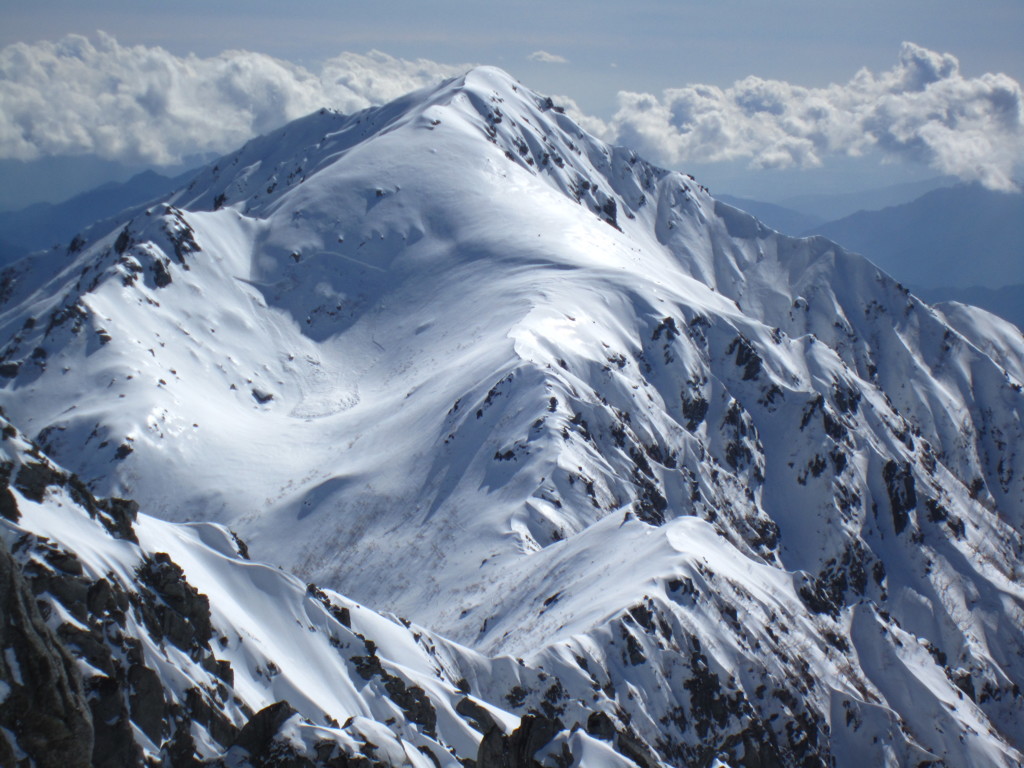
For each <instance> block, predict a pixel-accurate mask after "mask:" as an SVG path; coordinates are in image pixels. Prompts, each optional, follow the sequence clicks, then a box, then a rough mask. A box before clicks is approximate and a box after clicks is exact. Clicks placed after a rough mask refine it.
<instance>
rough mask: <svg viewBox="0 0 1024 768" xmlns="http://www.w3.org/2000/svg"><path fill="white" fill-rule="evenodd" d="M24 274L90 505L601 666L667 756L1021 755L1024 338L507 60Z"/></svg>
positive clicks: (231, 169)
mask: <svg viewBox="0 0 1024 768" xmlns="http://www.w3.org/2000/svg"><path fill="white" fill-rule="evenodd" d="M2 280H3V282H2V298H3V301H4V303H3V314H2V315H0V322H2V324H3V326H2V327H3V333H4V334H5V336H7V337H10V339H11V341H10V342H9V343H8V344H7V346H6V347H5V348H4V350H3V360H4V362H3V364H2V365H0V374H2V375H4V376H5V377H7V384H6V386H5V388H4V390H3V392H2V393H0V402H2V404H3V406H4V408H5V410H6V412H7V413H8V414H9V415H10V417H11V418H12V420H13V421H14V422H15V423H16V424H18V425H20V426H21V427H22V428H23V429H25V430H26V431H28V432H29V433H31V434H32V435H34V436H37V437H38V440H39V441H40V442H41V443H42V444H43V445H44V446H45V447H46V448H47V449H48V450H49V451H50V452H52V454H53V455H54V456H55V457H57V458H58V459H59V460H60V461H61V462H63V463H65V464H66V465H67V466H68V467H70V468H71V469H73V470H74V471H75V472H77V473H78V474H79V475H80V476H81V477H82V478H83V479H85V480H86V481H87V482H88V484H89V487H90V488H92V489H93V490H95V491H96V492H97V493H99V494H102V495H111V494H116V495H126V496H132V497H134V498H137V499H139V501H140V502H141V503H142V504H143V505H144V507H145V508H146V509H148V510H151V511H152V512H153V513H154V514H156V515H157V516H159V517H162V518H165V519H167V520H171V521H187V520H208V521H215V522H219V523H222V524H225V525H228V526H230V527H231V528H233V529H235V530H238V531H239V532H240V533H242V534H243V535H244V536H245V537H246V539H247V540H248V541H249V542H250V544H251V546H252V549H253V552H254V554H256V555H257V556H260V557H264V558H266V559H268V560H271V561H273V562H276V563H278V564H281V565H283V566H286V567H288V568H289V569H292V570H294V571H295V572H297V573H298V574H300V575H302V576H304V577H305V578H308V579H313V580H315V581H317V582H319V583H324V584H328V585H330V586H332V587H335V588H338V589H341V590H342V591H344V592H346V593H347V594H349V595H351V596H352V597H354V598H356V599H358V600H360V601H361V602H363V603H366V604H369V605H372V606H374V607H375V608H380V609H384V610H389V611H394V612H396V613H398V614H400V615H403V616H408V617H410V618H411V619H414V620H415V621H417V622H418V623H420V624H423V625H425V626H428V627H430V628H431V629H433V630H435V631H438V632H442V633H444V634H446V635H448V636H449V637H451V638H452V639H453V640H456V641H459V642H461V643H464V644H467V645H469V646H472V647H474V648H475V649H477V650H478V651H481V652H484V653H487V654H496V653H511V654H515V655H518V656H521V657H524V658H525V662H524V663H526V664H536V665H538V668H539V667H540V666H543V668H544V669H551V668H552V667H553V666H555V667H557V665H558V664H560V663H561V664H565V663H568V662H565V659H573V660H574V661H573V662H572V663H573V664H575V659H576V657H577V656H578V657H580V658H583V659H587V658H590V659H592V660H593V661H594V664H595V665H596V666H595V667H594V668H593V675H594V676H595V677H594V678H593V679H594V680H597V679H598V678H601V676H602V674H603V675H604V676H606V677H607V678H609V684H612V683H613V682H615V681H614V680H611V678H615V677H616V676H618V677H617V678H616V679H617V680H618V682H617V683H615V685H617V686H618V687H615V685H613V687H612V690H613V691H619V692H624V691H627V690H635V691H642V692H643V693H642V695H640V698H641V700H640V701H638V702H636V703H632V704H630V705H628V706H627V705H626V704H625V703H624V702H623V701H621V700H620V699H619V698H616V702H617V703H618V704H619V705H621V706H623V707H625V711H627V712H630V713H631V716H633V717H635V718H636V719H635V723H636V724H637V725H636V728H637V729H638V731H643V732H644V734H646V738H647V739H648V742H649V743H650V744H654V743H655V741H656V739H657V737H658V734H659V733H662V734H669V735H665V736H663V739H664V743H665V745H666V746H664V748H663V749H660V751H658V754H659V755H660V756H661V757H660V759H663V760H672V759H678V760H683V759H684V758H685V759H686V760H690V759H694V760H696V759H698V758H699V755H697V754H696V753H692V754H691V753H687V752H685V750H684V748H683V746H680V745H690V747H687V748H695V746H694V745H695V744H696V743H697V742H699V741H702V740H703V741H709V742H714V743H716V744H719V745H722V744H727V743H732V744H733V745H735V744H737V743H739V742H737V741H733V742H729V739H735V738H739V736H738V734H740V733H743V734H744V735H745V736H744V737H745V738H757V739H760V738H761V736H758V733H760V731H756V729H755V730H746V731H743V730H742V727H741V726H739V725H737V724H736V723H738V722H739V721H740V720H742V718H743V717H748V718H749V717H753V718H754V720H753V722H755V723H757V724H758V725H757V728H762V729H764V733H772V734H775V736H772V738H773V739H776V740H777V741H778V743H779V745H780V746H779V747H778V748H779V749H780V750H782V749H788V750H791V751H790V752H787V753H786V754H789V755H797V754H799V753H798V752H797V751H794V750H797V749H798V747H797V746H794V745H796V744H803V745H804V746H803V747H801V748H802V749H805V751H806V754H807V755H813V756H816V757H818V758H821V759H825V758H824V757H822V755H827V754H828V753H829V752H830V751H831V752H832V754H834V755H835V756H836V757H837V759H838V760H839V763H838V764H844V763H843V762H842V761H843V760H844V759H854V758H852V757H851V756H853V755H856V754H864V752H863V751H861V752H859V753H858V750H855V749H852V748H850V749H847V748H845V746H844V745H849V744H856V745H859V746H858V749H860V747H863V745H866V744H869V743H871V739H872V738H878V739H879V743H880V744H885V745H886V749H889V750H891V755H890V753H889V752H885V750H883V749H882V747H878V750H880V751H879V752H878V754H877V757H878V760H879V762H880V763H881V762H882V761H884V760H889V759H896V760H898V761H900V762H907V761H909V760H911V758H917V759H921V760H924V759H929V756H937V757H943V756H945V757H946V758H947V759H949V760H951V761H952V762H957V761H958V760H959V761H963V760H966V759H967V756H969V755H975V756H978V757H977V758H976V759H977V760H979V761H982V762H984V761H989V762H994V763H996V764H999V762H1000V761H1002V762H1004V763H1007V764H1009V761H1012V760H1013V759H1019V756H1017V753H1016V752H1015V751H1014V748H1013V747H1011V746H1010V745H1011V744H1020V743H1021V742H1022V739H1024V732H1022V731H1021V726H1020V723H1021V722H1024V717H1022V716H1021V699H1020V692H1019V688H1018V686H1019V684H1020V682H1021V680H1022V679H1024V670H1022V665H1021V653H1022V652H1024V631H1022V626H1024V620H1022V614H1021V601H1022V598H1024V594H1022V592H1024V590H1022V588H1021V586H1020V585H1021V576H1022V575H1024V574H1022V571H1021V568H1022V565H1021V552H1022V550H1024V546H1022V540H1021V536H1022V531H1024V457H1022V455H1021V452H1020V450H1019V448H1020V446H1021V445H1024V441H1022V437H1024V435H1022V423H1021V415H1022V412H1024V396H1022V384H1021V382H1022V380H1024V370H1022V366H1021V354H1022V352H1021V350H1022V349H1024V340H1022V339H1021V336H1020V333H1019V332H1018V331H1016V330H1015V329H1014V328H1012V327H1011V326H1009V325H1007V324H1005V323H1001V322H1000V321H998V320H997V319H995V318H993V317H991V316H988V315H984V314H983V313H978V312H971V311H970V310H965V311H963V312H959V313H951V314H947V315H942V314H939V313H937V312H935V311H933V310H932V309H930V308H929V307H927V306H926V305H924V304H922V303H921V302H919V301H918V300H917V299H915V298H914V297H913V296H911V295H909V294H908V293H907V292H906V291H905V290H904V289H903V288H902V287H901V286H899V285H898V284H896V283H895V282H894V281H892V280H891V279H890V278H888V277H887V276H886V275H884V274H883V273H881V272H880V271H879V270H878V269H877V268H875V267H874V266H873V265H871V264H870V263H869V262H867V261H865V260H863V259H861V258H859V257H856V256H853V255H850V254H847V253H845V252H844V251H842V249H840V248H839V247H837V246H836V245H835V244H833V243H831V242H829V241H826V240H824V239H820V238H811V239H803V240H794V239H790V238H786V237H783V236H780V235H778V234H776V233H774V232H772V231H770V230H768V229H766V228H765V227H763V226H762V225H760V223H759V222H757V221H756V220H755V219H753V218H751V217H749V216H747V215H746V214H744V213H742V212H740V211H738V210H736V209H734V208H731V207H729V206H727V205H724V204H721V203H718V202H716V201H714V200H713V199H712V198H711V197H710V196H709V195H708V194H707V192H706V190H703V189H702V188H701V187H700V186H699V185H698V184H697V183H696V182H695V181H694V180H693V179H691V178H689V177H687V176H684V175H681V174H677V173H668V172H665V171H662V170H659V169H656V168H653V167H651V166H650V165H648V164H646V163H645V162H644V161H642V160H640V159H639V158H637V157H636V156H635V154H633V153H631V152H629V151H628V150H625V149H622V148H612V147H608V146H606V145H603V144H602V143H600V142H599V141H597V140H595V139H594V138H593V137H590V136H588V135H587V134H586V133H584V132H583V131H582V130H581V129H580V128H579V127H578V126H576V125H575V124H574V123H573V122H572V121H571V120H570V119H569V118H567V117H566V116H565V115H564V114H561V113H560V111H559V110H558V108H557V107H556V106H555V105H554V104H552V103H551V101H550V100H548V99H545V98H543V97H540V96H538V95H536V94H534V93H532V92H530V91H528V90H527V89H525V88H523V87H522V86H520V85H518V84H517V83H515V82H514V81H512V80H511V79H510V78H509V77H508V76H507V75H505V74H504V73H501V72H499V71H497V70H493V69H488V68H483V69H478V70H474V71H472V72H470V73H469V74H467V75H466V76H465V77H463V78H459V79H457V80H454V81H451V82H449V83H447V84H445V85H443V86H442V87H440V88H438V89H435V90H432V91H424V92H419V93H416V94H411V95H410V96H408V97H405V98H404V99H401V100H399V101H397V102H395V103H393V104H390V105H388V106H385V107H382V108H380V109H375V110H370V111H367V112H363V113H360V114H358V115H354V116H347V117H346V116H341V115H337V114H333V113H330V112H322V113H319V114H315V115H311V116H309V117H307V118H304V119H303V120H300V121H297V122H296V123H293V124H291V125H290V126H287V127H286V128H284V129H282V130H281V131H278V132H276V133H274V134H271V135H269V136H267V137H264V138H261V139H257V140H255V141H253V142H250V143H249V144H248V145H246V146H245V147H243V148H242V149H241V150H240V151H239V152H238V153H236V154H234V155H231V156H227V157H225V158H222V159H221V160H220V161H218V162H217V163H216V164H215V165H213V166H211V167H209V168H208V169H206V170H204V171H203V172H202V173H200V174H199V176H197V177H196V179H195V180H194V181H193V183H192V184H191V185H190V187H189V188H187V189H184V190H181V191H180V192H178V193H176V194H175V195H174V196H173V197H172V198H170V199H169V200H168V201H167V203H166V204H165V205H162V206H158V207H156V208H154V209H152V210H151V211H149V213H148V214H147V215H145V216H139V217H136V218H135V219H134V220H133V221H131V222H130V223H129V224H128V225H127V226H126V227H124V228H123V229H120V230H118V231H114V232H110V233H109V234H107V235H106V236H105V237H103V238H101V239H99V240H97V241H96V242H92V243H82V242H77V241H76V242H74V243H72V247H69V249H68V252H66V253H65V252H52V253H49V254H47V255H46V256H43V257H40V258H37V259H34V260H29V261H25V262H21V263H19V264H17V265H15V266H14V267H12V268H10V269H8V270H7V271H5V272H4V273H3V279H2ZM954 315H955V316H954ZM780 626H782V627H785V630H780ZM630 638H632V639H630ZM559 659H561V660H562V661H558V660H559ZM634 662H635V663H634ZM573 669H574V670H576V671H575V672H573V674H576V675H579V674H581V673H580V672H579V668H577V667H575V666H574V667H573ZM598 670H604V671H603V672H599V671H598ZM566 674H567V675H568V673H566ZM560 679H561V678H560ZM566 679H568V678H566ZM687 683H688V684H687ZM594 684H595V685H598V687H600V684H599V683H594ZM586 685H590V683H586ZM586 690H587V689H586V688H585V687H584V689H583V690H581V692H580V695H581V696H584V695H586ZM656 691H658V692H661V693H655V692H656ZM680 691H686V693H685V694H683V693H680ZM496 695H499V694H496ZM500 695H505V694H504V693H502V694H500ZM513 699H514V700H515V701H516V702H517V705H518V706H522V707H529V706H533V707H534V708H536V707H539V706H540V703H539V702H532V704H531V703H529V702H527V701H526V699H524V698H522V697H517V696H513ZM719 699H721V700H722V701H729V702H732V703H731V704H729V705H726V704H724V703H723V704H720V705H714V706H713V705H712V703H709V702H714V701H718V700H719ZM673 713H675V714H673ZM702 713H703V714H702ZM751 713H754V714H751ZM776 713H781V714H782V715H783V717H782V720H781V721H780V722H789V723H796V722H798V723H802V725H800V727H799V728H796V729H795V730H794V729H792V728H791V729H790V731H789V732H786V731H785V730H784V726H782V725H779V724H778V723H775V724H774V725H773V724H772V723H773V722H774V721H773V720H772V719H771V716H772V714H776ZM676 715H678V717H676ZM674 717H675V718H676V719H673V718H674ZM695 723H700V725H699V726H698V725H695ZM744 727H745V726H744ZM688 729H689V730H688ZM694 729H696V731H695V730H694ZM695 733H696V735H695ZM784 734H788V735H785V738H784ZM800 734H805V737H806V739H805V741H804V742H801V741H800V738H801V736H800ZM808 734H813V738H812V736H811V735H808ZM830 734H831V735H830ZM961 737H962V738H961ZM787 739H788V741H787ZM740 741H742V739H740ZM864 748H865V749H866V747H864ZM673 749H677V750H683V751H679V752H678V753H676V752H673V751H672V750H673ZM737 749H738V748H737ZM672 755H676V757H674V758H673V757H672ZM844 755H845V757H844ZM982 756H984V757H982ZM1015 756H1017V757H1015ZM971 759H975V758H973V757H972V758H971Z"/></svg>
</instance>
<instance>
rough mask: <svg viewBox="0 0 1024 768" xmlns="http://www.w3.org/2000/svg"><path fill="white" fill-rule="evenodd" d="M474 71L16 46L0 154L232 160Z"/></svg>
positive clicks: (84, 45)
mask: <svg viewBox="0 0 1024 768" xmlns="http://www.w3.org/2000/svg"><path fill="white" fill-rule="evenodd" d="M465 69H467V65H458V66H452V65H445V64H439V63H437V62H433V61H427V60H422V59H421V60H416V61H408V60H405V59H397V58H394V57H392V56H388V55H386V54H383V53H379V52H371V53H369V54H366V55H362V54H355V53H343V54H341V55H339V56H336V57H334V58H332V59H329V60H328V61H326V62H324V64H323V65H322V66H321V67H320V71H319V72H311V71H309V70H307V69H305V68H303V67H299V66H296V65H294V64H291V63H289V62H286V61H281V60H279V59H275V58H272V57H270V56H265V55H263V54H259V53H252V52H250V51H226V52H224V53H222V54H220V55H219V56H215V57H212V58H199V57H196V56H191V55H190V56H185V57H179V56H175V55H173V54H171V53H169V52H168V51H166V50H164V49H162V48H155V47H145V46H124V45H121V44H119V43H118V42H117V41H116V40H115V39H114V38H113V37H111V36H109V35H106V34H104V33H99V34H97V35H96V37H95V38H94V39H89V38H86V37H82V36H79V35H69V36H67V37H65V38H63V39H62V40H60V41H58V42H40V43H34V44H31V45H29V44H24V43H17V44H14V45H9V46H7V47H5V48H3V49H0V157H2V158H16V159H22V160H31V159H35V158H37V157H40V156H43V155H69V154H86V153H89V154H96V155H99V156H100V157H103V158H105V159H109V160H121V161H125V162H141V163H155V164H173V163H176V162H178V161H180V160H181V159H182V158H184V157H187V156H189V155H195V154H201V153H206V152H227V151H229V150H231V149H234V148H235V147H236V146H238V145H239V144H241V143H243V142H244V141H246V140H248V139H250V138H252V137H253V136H254V135H257V134H260V133H264V132H266V131H268V130H271V129H273V128H276V127H278V126H280V125H283V124H284V123H286V122H288V121H289V120H293V119H295V118H297V117H301V116H302V115H305V114H308V113H309V112H312V111H314V110H316V109H319V108H321V107H324V106H328V107H333V108H336V109H339V110H342V111H343V112H353V111H357V110H360V109H364V108H366V107H368V106H371V105H373V104H381V103H384V102H386V101H389V100H391V99H393V98H396V97H398V96H401V95H402V94H404V93H408V92H409V91H411V90H415V89H416V88H421V87H424V86H426V85H430V84H432V83H436V82H439V81H440V80H442V79H443V78H445V77H449V76H452V75H455V74H457V73H459V72H462V71H465Z"/></svg>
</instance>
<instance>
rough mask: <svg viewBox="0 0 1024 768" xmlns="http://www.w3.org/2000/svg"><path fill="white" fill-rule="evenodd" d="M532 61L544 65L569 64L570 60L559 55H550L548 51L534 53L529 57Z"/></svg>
mask: <svg viewBox="0 0 1024 768" xmlns="http://www.w3.org/2000/svg"><path fill="white" fill-rule="evenodd" d="M526 58H528V59H529V60H530V61H539V62H540V63H542V64H568V63H569V60H568V59H567V58H565V57H564V56H559V55H558V54H557V53H548V52H547V51H534V52H533V53H531V54H530V55H529V56H527V57H526Z"/></svg>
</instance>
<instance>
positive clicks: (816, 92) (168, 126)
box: [0, 33, 1024, 189]
mask: <svg viewBox="0 0 1024 768" xmlns="http://www.w3.org/2000/svg"><path fill="white" fill-rule="evenodd" d="M529 58H531V59H534V60H538V61H549V62H550V61H557V60H558V59H560V58H561V57H557V56H555V55H553V54H549V53H546V52H544V51H537V52H535V53H533V54H531V55H530V57H529ZM467 68H468V67H467V65H448V64H441V63H438V62H434V61H429V60H424V59H419V60H416V61H409V60H404V59H398V58H394V57H392V56H388V55H386V54H383V53H379V52H371V53H369V54H366V55H361V54H355V53H343V54H341V55H339V56H336V57H334V58H332V59H330V60H328V61H326V62H324V64H323V65H322V66H321V67H320V69H319V71H318V72H313V71H310V70H308V69H306V68H303V67H300V66H297V65H295V64H291V63H289V62H286V61H282V60H279V59H274V58H272V57H270V56H265V55H263V54H259V53H253V52H249V51H227V52H225V53H222V54H220V55H219V56H216V57H212V58H199V57H196V56H186V57H179V56H175V55H173V54H171V53H169V52H168V51H166V50H164V49H162V48H151V47H145V46H123V45H121V44H119V43H118V42H117V41H116V40H115V39H114V38H112V37H110V36H109V35H106V34H103V33H99V34H98V35H97V36H96V37H95V38H94V39H88V38H85V37H81V36H78V35H70V36H68V37H65V38H64V39H62V40H60V41H58V42H55V43H54V42H41V43H35V44H31V45H30V44H23V43H18V44H15V45H10V46H7V47H6V48H3V49H0V158H18V159H24V160H31V159H34V158H38V157H41V156H44V155H71V154H96V155H99V156H100V157H103V158H105V159H108V160H119V161H123V162H127V163H150V164H158V165H169V164H174V163H177V162H180V161H181V160H182V159H183V158H185V157H188V156H192V155H196V154H203V153H211V152H213V153H221V152H227V151H230V150H232V149H234V148H235V147H236V146H238V145H240V144H241V143H243V142H244V141H246V140H248V139H249V138H251V137H252V136H254V135H257V134H260V133H264V132H266V131H269V130H272V129H274V128H276V127H278V126H280V125H282V124H284V123H285V122H287V121H289V120H292V119H294V118H297V117H300V116H302V115H304V114H307V113H309V112H312V111H314V110H316V109H319V108H320V107H323V106H329V107H334V108H336V109H339V110H341V111H343V112H353V111H356V110H359V109H363V108H366V107H368V106H371V105H374V104H381V103H384V102H386V101H388V100H390V99H392V98H395V97H397V96H400V95H402V94H403V93H407V92H408V91H411V90H414V89H416V88H420V87H423V86H426V85H430V84H432V83H436V82H439V81H440V80H442V79H443V78H445V77H449V76H452V75H455V74H458V73H460V72H462V71H464V70H465V69H467ZM566 101H567V102H568V104H567V106H568V108H569V109H568V111H569V112H570V113H571V114H573V115H574V117H576V118H577V119H579V120H580V121H581V123H582V124H583V125H584V127H585V128H587V129H588V130H590V131H592V132H594V133H597V134H598V135H600V136H601V137H602V138H605V139H608V140H611V141H616V142H618V143H622V144H626V145H628V146H631V147H633V148H635V149H637V150H638V151H639V152H640V153H641V154H643V155H645V156H647V157H649V158H651V159H652V160H655V161H657V162H660V163H662V164H665V165H668V166H673V167H681V166H685V164H686V163H711V162H720V161H735V160H744V159H746V160H748V161H749V164H750V166H751V167H752V168H755V169H758V168H764V169H770V168H789V167H803V168H808V167H816V166H819V165H822V164H823V163H825V162H826V161H827V159H828V157H829V156H836V155H848V156H859V155H863V154H867V153H871V152H880V153H882V155H883V156H884V157H886V158H889V159H908V160H911V161H913V162H916V163H924V164H927V165H929V166H931V167H933V168H934V169H935V170H936V171H938V172H941V173H944V174H950V175H954V176H958V177H960V178H961V179H964V180H971V181H979V182H981V183H983V184H985V185H986V186H988V187H990V188H993V189H1012V188H1014V182H1013V178H1014V174H1015V173H1016V172H1019V170H1020V168H1021V166H1022V164H1024V97H1022V90H1021V86H1020V84H1019V83H1018V82H1016V81H1015V80H1013V79H1012V78H1010V77H1008V76H1006V75H1002V74H984V75H982V76H980V77H975V78H966V77H964V76H963V75H962V74H961V73H960V67H959V62H958V61H957V59H956V58H955V57H954V56H951V55H949V54H940V53H936V52H933V51H929V50H927V49H925V48H922V47H920V46H917V45H914V44H912V43H904V45H903V46H902V48H901V50H900V54H899V59H898V61H897V63H896V65H895V66H894V67H893V68H892V69H890V70H888V71H886V72H882V73H880V74H873V73H872V72H870V71H868V70H866V69H864V70H861V71H860V72H858V73H857V74H856V75H854V77H853V78H852V79H851V80H850V81H849V82H848V83H846V84H843V85H830V86H828V87H826V88H805V87H802V86H799V85H794V84H791V83H786V82H782V81H778V80H764V79H761V78H758V77H753V76H751V77H747V78H746V79H744V80H741V81H739V82H736V83H734V84H733V85H732V86H731V87H729V88H724V89H723V88H719V87H716V86H712V85H687V86H686V87H683V88H672V89H668V90H666V91H664V92H663V93H662V94H661V95H660V96H656V95H652V94H648V93H632V92H621V93H619V95H618V102H619V105H618V110H617V112H616V114H615V115H614V116H613V117H612V118H611V119H610V120H602V119H601V118H599V117H594V116H591V115H585V114H583V113H582V112H581V111H580V110H579V109H578V108H577V107H576V105H575V104H573V103H572V102H571V101H569V100H566Z"/></svg>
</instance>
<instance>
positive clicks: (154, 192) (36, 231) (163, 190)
mask: <svg viewBox="0 0 1024 768" xmlns="http://www.w3.org/2000/svg"><path fill="white" fill-rule="evenodd" d="M192 173H193V172H192V171H186V172H185V173H184V174H182V175H180V176H177V177H173V178H171V177H167V176H161V175H160V174H158V173H156V172H154V171H143V172H142V173H139V174H137V175H136V176H133V177H132V178H131V179H129V180H128V181H125V182H113V181H112V182H108V183H106V184H103V185H101V186H99V187H96V188H95V189H91V190H88V191H86V192H82V193H80V194H78V195H75V196H74V197H72V198H70V199H69V200H65V201H64V202H62V203H35V204H34V205H30V206H28V207H27V208H23V209H21V210H18V211H5V212H0V260H2V262H3V263H9V262H11V261H14V260H15V259H16V258H20V257H21V256H23V255H25V254H26V253H29V252H31V251H37V250H43V249H46V248H50V247H51V246H53V245H55V244H60V245H67V244H68V242H69V241H70V240H71V238H72V237H74V236H75V235H76V234H78V233H79V232H81V231H82V230H83V229H85V228H86V227H87V226H89V225H91V224H93V223H95V222H98V221H102V220H106V219H108V218H110V217H112V216H116V215H117V214H118V213H120V212H122V211H124V210H125V209H134V208H137V207H138V206H141V205H143V204H145V203H147V202H150V201H153V200H155V199H157V198H159V197H163V196H166V195H167V194H169V193H170V192H171V191H173V190H175V189H177V188H178V187H179V186H181V184H182V183H184V182H185V181H187V180H188V178H189V177H190V175H191V174H192Z"/></svg>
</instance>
